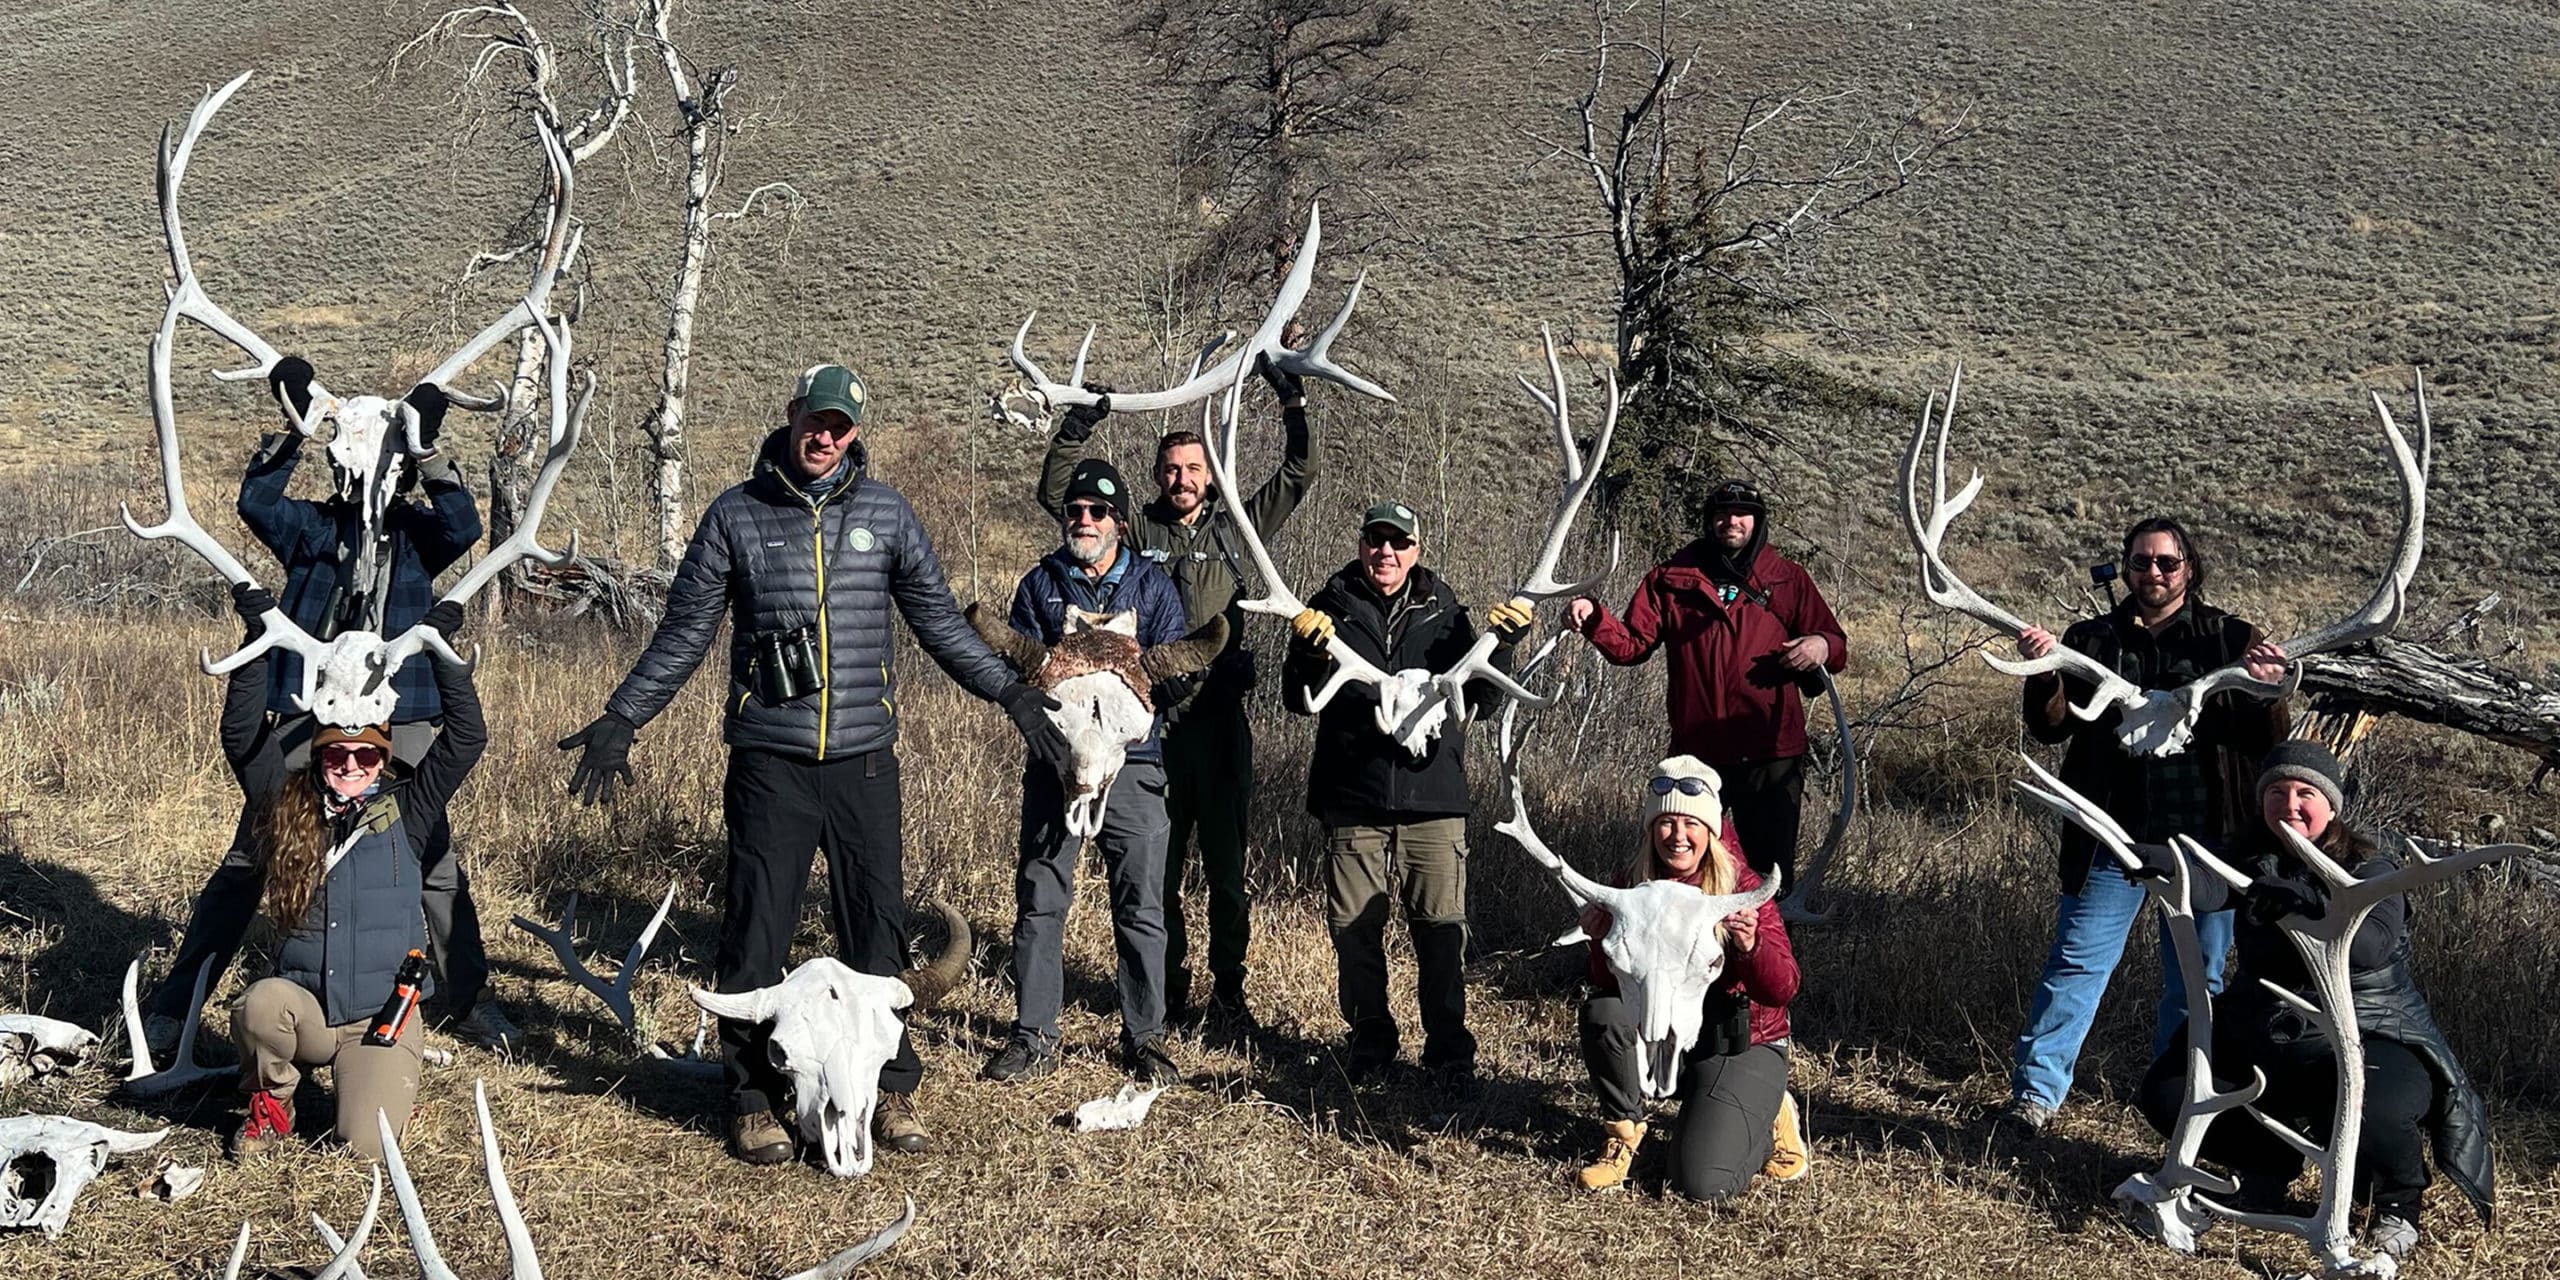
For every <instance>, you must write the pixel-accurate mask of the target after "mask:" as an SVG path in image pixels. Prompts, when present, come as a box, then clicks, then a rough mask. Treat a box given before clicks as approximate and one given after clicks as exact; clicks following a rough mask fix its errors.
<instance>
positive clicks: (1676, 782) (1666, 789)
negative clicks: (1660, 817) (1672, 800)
mask: <svg viewBox="0 0 2560 1280" xmlns="http://www.w3.org/2000/svg"><path fill="white" fill-rule="evenodd" d="M1674 791H1677V792H1679V793H1680V794H1682V795H1684V796H1702V795H1705V794H1706V793H1707V780H1706V779H1704V778H1656V779H1654V780H1653V793H1654V794H1655V795H1658V796H1667V795H1670V794H1671V793H1672V792H1674Z"/></svg>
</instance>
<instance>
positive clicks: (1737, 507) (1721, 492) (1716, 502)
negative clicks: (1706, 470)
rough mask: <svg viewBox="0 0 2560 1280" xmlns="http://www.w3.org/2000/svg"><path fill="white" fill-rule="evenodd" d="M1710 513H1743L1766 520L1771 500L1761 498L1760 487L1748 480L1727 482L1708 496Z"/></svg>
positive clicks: (1718, 486)
mask: <svg viewBox="0 0 2560 1280" xmlns="http://www.w3.org/2000/svg"><path fill="white" fill-rule="evenodd" d="M1707 510H1709V511H1742V512H1748V513H1749V514H1751V515H1754V516H1759V517H1762V518H1766V517H1767V516H1768V514H1769V500H1768V499H1766V498H1763V497H1761V496H1760V488H1759V486H1757V485H1755V484H1753V483H1751V482H1750V481H1748V480H1727V481H1725V482H1724V483H1723V484H1720V485H1717V486H1716V487H1715V492H1713V493H1710V494H1708V495H1707Z"/></svg>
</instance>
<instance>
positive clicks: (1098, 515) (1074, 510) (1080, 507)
mask: <svg viewBox="0 0 2560 1280" xmlns="http://www.w3.org/2000/svg"><path fill="white" fill-rule="evenodd" d="M1067 518H1068V519H1069V520H1074V519H1078V518H1082V519H1086V520H1092V521H1095V522H1097V523H1099V522H1101V521H1104V520H1108V519H1110V518H1111V508H1110V507H1107V506H1105V505H1103V504H1102V503H1099V502H1070V503H1068V504H1067Z"/></svg>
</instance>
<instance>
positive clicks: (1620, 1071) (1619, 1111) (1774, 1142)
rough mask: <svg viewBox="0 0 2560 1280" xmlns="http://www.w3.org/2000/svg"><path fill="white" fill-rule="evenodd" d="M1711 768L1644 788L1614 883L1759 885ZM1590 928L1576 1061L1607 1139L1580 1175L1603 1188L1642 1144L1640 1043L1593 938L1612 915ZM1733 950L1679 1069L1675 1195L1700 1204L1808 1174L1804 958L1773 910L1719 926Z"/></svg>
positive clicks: (1687, 765) (1668, 775) (1592, 921)
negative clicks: (1802, 1106)
mask: <svg viewBox="0 0 2560 1280" xmlns="http://www.w3.org/2000/svg"><path fill="white" fill-rule="evenodd" d="M1721 786H1722V780H1721V779H1720V778H1718V777H1717V776H1716V771H1715V770H1714V769H1711V768H1709V767H1707V766H1706V765H1705V764H1704V763H1701V762H1700V761H1699V760H1698V758H1697V757H1695V756H1686V755H1682V756H1673V757H1671V758H1670V759H1668V760H1665V761H1663V762H1662V763H1660V764H1658V765H1656V766H1654V768H1653V770H1652V772H1651V774H1650V775H1649V776H1648V777H1647V778H1646V780H1645V784H1644V800H1645V834H1644V841H1643V843H1642V844H1641V845H1640V846H1638V848H1637V850H1636V855H1635V857H1634V859H1633V860H1631V862H1630V863H1629V865H1628V867H1627V870H1626V872H1625V873H1624V874H1623V875H1622V876H1621V877H1620V878H1619V883H1620V884H1635V883H1638V882H1641V881H1647V880H1676V881H1679V882H1681V883H1683V884H1689V885H1694V886H1696V887H1697V888H1698V890H1699V891H1700V892H1702V893H1707V894H1731V893H1741V892H1745V891H1748V890H1750V889H1752V888H1754V887H1756V886H1757V885H1758V884H1759V883H1760V877H1759V875H1758V874H1757V873H1755V872H1753V871H1752V870H1751V867H1750V865H1749V864H1748V863H1746V862H1745V861H1744V860H1743V857H1742V849H1741V846H1740V845H1739V844H1738V843H1736V841H1735V840H1734V836H1733V824H1732V823H1731V822H1730V821H1729V820H1728V819H1727V818H1726V816H1725V813H1724V804H1723V800H1722V798H1721V796H1720V795H1719V789H1720V788H1721ZM1582 927H1583V931H1584V932H1585V933H1588V934H1589V935H1590V936H1591V937H1592V938H1593V939H1595V941H1593V942H1592V944H1591V988H1592V990H1591V995H1590V997H1589V998H1588V999H1586V1000H1585V1001H1584V1002H1583V1005H1582V1058H1583V1062H1584V1064H1585V1065H1586V1066H1588V1067H1589V1068H1590V1070H1591V1084H1592V1088H1593V1089H1594V1090H1595V1091H1597V1092H1598V1093H1599V1095H1600V1109H1601V1112H1602V1117H1601V1118H1602V1122H1603V1123H1602V1127H1603V1129H1604V1130H1605V1131H1606V1133H1607V1135H1608V1137H1607V1143H1606V1145H1605V1146H1604V1147H1603V1148H1602V1150H1601V1153H1600V1156H1599V1158H1598V1159H1596V1160H1594V1161H1592V1162H1591V1163H1590V1164H1589V1165H1588V1166H1585V1167H1584V1168H1583V1169H1582V1170H1580V1171H1579V1172H1578V1173H1577V1174H1576V1175H1575V1179H1576V1181H1577V1182H1579V1183H1580V1184H1581V1185H1582V1186H1583V1187H1584V1188H1585V1189H1588V1190H1593V1191H1602V1190H1607V1189H1609V1188H1611V1187H1615V1186H1618V1185H1620V1184H1622V1183H1624V1182H1625V1181H1626V1178H1627V1169H1628V1166H1629V1165H1630V1164H1632V1163H1633V1162H1634V1159H1635V1154H1636V1149H1637V1147H1638V1146H1639V1145H1641V1144H1642V1143H1643V1141H1644V1138H1645V1133H1646V1124H1645V1119H1646V1115H1645V1096H1644V1089H1643V1087H1642V1085H1641V1084H1640V1083H1639V1080H1640V1077H1639V1075H1638V1071H1637V1053H1638V1052H1639V1048H1638V1045H1637V1042H1636V1038H1635V1035H1634V1033H1633V1031H1632V1030H1630V1029H1629V1022H1628V1020H1627V1019H1626V1018H1624V1017H1623V1016H1621V1015H1620V1014H1619V1012H1618V1010H1617V1007H1616V1006H1617V1004H1618V1001H1619V993H1618V982H1617V978H1616V976H1615V975H1613V974H1612V973H1610V971H1609V966H1608V963H1607V961H1606V959H1605V958H1604V957H1603V956H1602V954H1601V951H1600V944H1599V942H1598V941H1596V940H1597V939H1598V938H1600V937H1601V936H1602V935H1604V934H1606V933H1607V932H1608V931H1609V913H1608V912H1607V910H1606V909H1604V908H1601V907H1591V908H1587V909H1586V910H1585V911H1584V913H1583V919H1582ZM1716 933H1717V934H1718V940H1719V941H1720V942H1722V943H1723V945H1724V950H1725V968H1724V973H1723V976H1722V977H1721V978H1720V979H1719V980H1718V981H1717V983H1716V985H1715V986H1714V988H1712V989H1711V990H1709V991H1708V993H1707V997H1706V1018H1705V1022H1704V1024H1703V1029H1702V1030H1701V1032H1700V1034H1699V1037H1698V1043H1697V1045H1696V1047H1694V1048H1693V1049H1691V1050H1690V1052H1689V1055H1688V1057H1687V1058H1686V1059H1685V1060H1684V1061H1683V1062H1682V1063H1681V1068H1680V1093H1679V1097H1680V1115H1679V1118H1678V1119H1677V1120H1676V1121H1674V1122H1673V1127H1672V1138H1671V1140H1672V1142H1673V1144H1674V1147H1675V1151H1676V1158H1675V1160H1674V1162H1673V1166H1672V1170H1671V1177H1670V1185H1671V1189H1672V1190H1674V1191H1676V1192H1678V1193H1680V1194H1681V1195H1684V1196H1688V1197H1690V1198H1692V1199H1697V1200H1723V1199H1729V1198H1731V1197H1733V1196H1736V1195H1739V1194H1741V1193H1742V1191H1743V1189H1744V1188H1746V1187H1748V1186H1749V1185H1750V1183H1751V1178H1752V1176H1753V1175H1754V1174H1760V1173H1766V1174H1767V1175H1769V1176H1771V1177H1775V1178H1780V1179H1789V1180H1792V1179H1794V1178H1797V1177H1801V1176H1803V1174H1804V1169H1805V1158H1806V1151H1805V1143H1804V1135H1803V1131H1802V1129H1801V1127H1800V1125H1799V1123H1798V1121H1797V1118H1796V1114H1795V1112H1796V1108H1795V1099H1794V1098H1793V1097H1792V1096H1790V1095H1789V1094H1788V1093H1787V1035H1788V1028H1787V1004H1788V1002H1790V1001H1792V1000H1794V999H1795V996H1796V983H1797V973H1796V957H1795V949H1794V946H1793V944H1792V943H1790V942H1789V941H1788V939H1787V927H1786V925H1785V923H1784V922H1782V921H1781V920H1780V919H1779V917H1778V904H1777V903H1776V902H1775V901H1771V902H1765V903H1762V904H1761V905H1760V906H1759V907H1758V908H1757V909H1756V910H1751V911H1741V912H1736V913H1734V914H1733V915H1730V916H1727V917H1725V919H1724V920H1723V921H1722V922H1721V923H1720V924H1719V925H1717V927H1716Z"/></svg>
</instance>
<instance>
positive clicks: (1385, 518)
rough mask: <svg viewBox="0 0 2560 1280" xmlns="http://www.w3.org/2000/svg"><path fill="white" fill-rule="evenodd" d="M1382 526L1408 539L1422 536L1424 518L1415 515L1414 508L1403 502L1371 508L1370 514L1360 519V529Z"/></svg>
mask: <svg viewBox="0 0 2560 1280" xmlns="http://www.w3.org/2000/svg"><path fill="white" fill-rule="evenodd" d="M1381 524H1382V525H1385V526H1387V527H1388V528H1390V529H1393V530H1395V531H1396V532H1398V533H1401V534H1403V535H1404V536H1406V537H1408V538H1420V537H1421V536H1422V517H1420V516H1417V515H1415V514H1414V513H1413V508H1411V507H1408V506H1406V505H1405V504H1403V503H1401V502H1381V503H1379V504H1378V505H1376V506H1374V507H1371V508H1369V514H1367V515H1365V516H1362V517H1360V527H1361V528H1363V529H1367V528H1369V527H1370V526H1372V525H1381Z"/></svg>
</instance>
